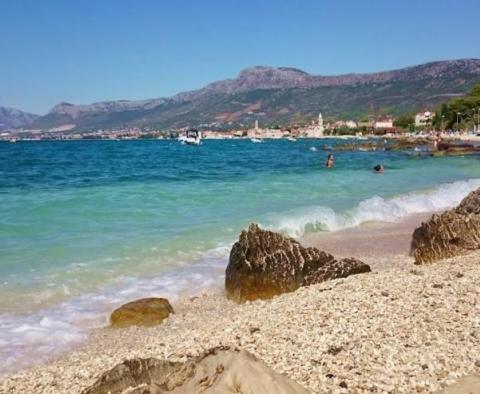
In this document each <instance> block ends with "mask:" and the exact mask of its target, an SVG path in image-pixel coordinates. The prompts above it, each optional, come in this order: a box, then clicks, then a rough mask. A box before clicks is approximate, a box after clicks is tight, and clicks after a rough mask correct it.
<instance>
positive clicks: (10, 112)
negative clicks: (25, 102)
mask: <svg viewBox="0 0 480 394" xmlns="http://www.w3.org/2000/svg"><path fill="white" fill-rule="evenodd" d="M39 117H40V116H39V115H35V114H31V113H28V112H23V111H20V110H19V109H14V108H8V107H0V130H6V129H13V128H17V127H21V126H24V125H29V124H31V123H32V122H33V121H34V120H36V119H38V118H39Z"/></svg>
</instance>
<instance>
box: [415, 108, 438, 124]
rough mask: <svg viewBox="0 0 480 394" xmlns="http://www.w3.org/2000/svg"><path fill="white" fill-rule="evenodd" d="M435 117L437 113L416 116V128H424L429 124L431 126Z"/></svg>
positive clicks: (424, 113)
mask: <svg viewBox="0 0 480 394" xmlns="http://www.w3.org/2000/svg"><path fill="white" fill-rule="evenodd" d="M434 116H435V113H434V112H430V111H425V112H419V113H417V114H416V115H415V126H417V127H422V126H426V125H427V124H431V122H432V120H433V117H434Z"/></svg>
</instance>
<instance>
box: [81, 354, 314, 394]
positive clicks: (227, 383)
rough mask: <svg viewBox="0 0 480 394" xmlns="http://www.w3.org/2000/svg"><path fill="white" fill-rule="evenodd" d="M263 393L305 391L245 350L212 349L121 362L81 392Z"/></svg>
mask: <svg viewBox="0 0 480 394" xmlns="http://www.w3.org/2000/svg"><path fill="white" fill-rule="evenodd" d="M126 392H128V393H136V394H139V393H142V394H161V393H167V392H168V393H172V394H190V393H200V392H201V393H205V394H209V393H210V394H214V393H225V394H228V393H265V394H274V393H279V394H307V393H308V391H307V390H305V389H304V388H303V387H302V386H300V385H299V384H298V383H295V382H294V381H293V380H291V379H289V378H287V377H286V376H283V375H280V374H278V373H276V372H275V371H273V370H272V369H270V368H269V367H267V366H266V365H265V364H263V363H262V362H260V361H259V360H258V359H257V358H255V357H254V356H253V355H252V354H250V353H248V352H246V351H240V350H236V349H235V350H230V349H229V348H216V349H212V350H210V351H208V352H206V353H205V354H203V355H201V356H199V357H197V358H195V359H193V360H192V361H188V362H185V363H175V362H168V361H163V360H157V359H154V358H149V359H132V360H127V361H124V362H123V363H121V364H119V365H117V366H115V367H114V368H113V369H111V370H110V371H107V372H105V373H104V374H103V375H102V376H101V377H100V378H99V379H98V380H97V382H95V384H93V385H92V386H91V387H89V388H87V389H86V390H84V391H83V394H104V393H111V394H117V393H118V394H120V393H126Z"/></svg>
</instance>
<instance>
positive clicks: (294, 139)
mask: <svg viewBox="0 0 480 394" xmlns="http://www.w3.org/2000/svg"><path fill="white" fill-rule="evenodd" d="M287 141H290V142H297V139H296V138H295V137H287Z"/></svg>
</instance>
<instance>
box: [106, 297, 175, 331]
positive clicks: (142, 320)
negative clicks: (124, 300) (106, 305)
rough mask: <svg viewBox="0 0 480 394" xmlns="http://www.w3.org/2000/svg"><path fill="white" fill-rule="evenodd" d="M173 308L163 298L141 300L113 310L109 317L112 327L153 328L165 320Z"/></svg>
mask: <svg viewBox="0 0 480 394" xmlns="http://www.w3.org/2000/svg"><path fill="white" fill-rule="evenodd" d="M170 313H174V312H173V308H172V306H171V305H170V303H169V302H168V300H167V299H165V298H142V299H140V300H136V301H132V302H129V303H128V304H125V305H122V306H121V307H120V308H118V309H115V310H114V311H113V313H112V315H111V316H110V322H111V324H112V327H128V326H136V325H139V326H154V325H156V324H160V323H161V322H162V321H163V320H164V319H166V318H167V317H168V316H169V315H170Z"/></svg>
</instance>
